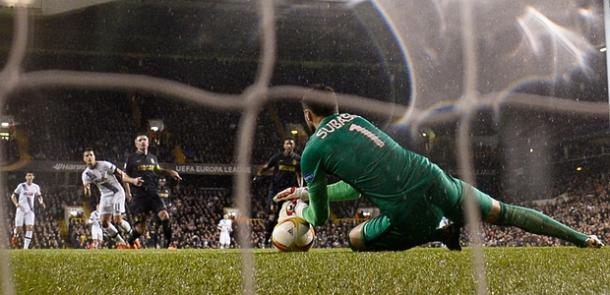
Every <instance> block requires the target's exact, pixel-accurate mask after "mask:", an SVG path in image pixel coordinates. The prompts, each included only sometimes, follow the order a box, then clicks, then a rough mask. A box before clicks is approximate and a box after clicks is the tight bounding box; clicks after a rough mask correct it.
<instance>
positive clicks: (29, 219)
mask: <svg viewBox="0 0 610 295" xmlns="http://www.w3.org/2000/svg"><path fill="white" fill-rule="evenodd" d="M36 197H38V202H39V203H40V206H42V208H45V204H44V201H43V199H42V194H41V193H40V186H38V185H37V184H35V183H34V173H32V172H27V173H26V174H25V182H22V183H20V184H19V185H18V186H17V188H16V189H15V191H14V192H13V194H12V195H11V201H13V204H14V205H15V208H16V211H15V229H14V230H13V237H12V238H11V244H12V246H13V248H16V247H17V239H18V237H19V234H20V233H22V232H24V224H25V235H24V238H23V249H28V248H29V247H30V242H31V241H32V235H33V232H34V220H35V214H34V203H35V202H34V198H36Z"/></svg>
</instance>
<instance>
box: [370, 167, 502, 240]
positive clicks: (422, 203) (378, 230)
mask: <svg viewBox="0 0 610 295" xmlns="http://www.w3.org/2000/svg"><path fill="white" fill-rule="evenodd" d="M439 170H440V169H439ZM468 191H470V192H472V194H473V196H474V197H475V200H476V202H477V204H478V206H479V208H480V210H481V215H482V216H483V218H485V217H487V215H488V214H489V211H490V209H491V206H492V201H493V199H492V198H491V197H490V196H489V195H487V194H485V193H483V192H481V191H479V190H477V189H476V188H474V187H472V186H470V185H469V184H467V183H465V182H463V181H461V180H459V179H456V178H453V177H451V176H449V175H447V174H445V173H444V172H443V173H439V174H438V177H436V178H435V180H434V183H433V184H432V185H431V186H430V188H429V189H428V190H427V191H426V193H425V194H423V195H421V196H415V197H418V198H419V201H418V202H416V203H415V204H414V205H413V206H414V208H413V209H412V210H409V211H410V212H411V213H410V214H409V216H403V217H402V218H400V219H397V220H390V218H389V217H387V216H386V215H383V213H382V215H380V216H377V217H375V218H373V219H371V220H368V221H367V222H366V223H365V225H364V227H363V230H362V233H361V234H362V237H363V238H364V241H365V245H366V249H367V250H369V251H385V250H392V251H400V250H406V249H409V248H412V247H415V246H418V245H421V244H425V243H427V242H429V241H430V238H431V235H432V232H433V231H434V230H435V229H437V228H438V225H439V223H440V220H441V219H442V217H443V216H445V217H447V218H448V219H449V220H451V221H453V222H454V223H458V224H464V213H463V202H464V196H465V195H466V192H468ZM409 197H413V196H409ZM380 209H381V211H382V212H383V208H380Z"/></svg>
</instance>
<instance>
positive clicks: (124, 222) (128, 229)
mask: <svg viewBox="0 0 610 295" xmlns="http://www.w3.org/2000/svg"><path fill="white" fill-rule="evenodd" d="M119 226H120V227H121V229H123V233H124V234H131V225H130V224H129V222H127V220H125V219H123V220H122V221H121V224H120V225H119Z"/></svg>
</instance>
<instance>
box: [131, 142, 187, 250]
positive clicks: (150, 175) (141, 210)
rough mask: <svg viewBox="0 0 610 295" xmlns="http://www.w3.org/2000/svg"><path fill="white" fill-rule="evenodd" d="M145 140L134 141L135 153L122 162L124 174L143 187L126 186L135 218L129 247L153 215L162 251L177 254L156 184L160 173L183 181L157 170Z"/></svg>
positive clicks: (175, 173)
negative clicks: (139, 180)
mask: <svg viewBox="0 0 610 295" xmlns="http://www.w3.org/2000/svg"><path fill="white" fill-rule="evenodd" d="M148 143H149V142H148V136H146V135H138V136H137V137H136V139H135V145H136V148H137V151H136V152H135V153H133V154H131V155H129V157H128V158H127V161H126V162H125V171H126V172H127V174H129V175H133V176H138V177H139V178H140V177H141V178H142V179H143V180H144V185H142V186H133V187H131V186H127V187H126V189H127V196H128V198H130V199H131V194H132V193H133V201H132V213H133V214H134V215H135V217H136V223H135V224H134V226H135V230H134V231H133V233H132V235H131V236H130V237H129V240H128V242H129V244H131V245H133V244H134V243H136V240H137V239H138V237H140V235H142V234H143V233H144V230H145V229H144V227H145V226H146V215H147V214H148V212H150V211H153V212H154V213H156V214H157V216H158V217H159V219H160V220H161V226H162V227H163V235H164V237H165V243H166V245H165V247H167V249H169V250H176V246H175V244H174V243H173V241H172V228H171V224H170V222H169V213H168V212H167V208H166V205H165V203H164V202H163V200H162V199H161V197H160V196H159V190H158V186H157V184H158V183H159V179H158V178H159V177H158V174H159V173H163V174H166V175H169V176H171V177H172V178H174V179H176V180H178V181H180V180H182V178H181V177H180V175H179V174H178V172H176V171H174V170H171V169H163V168H161V166H159V161H158V160H157V157H156V156H155V155H153V154H151V153H149V152H148Z"/></svg>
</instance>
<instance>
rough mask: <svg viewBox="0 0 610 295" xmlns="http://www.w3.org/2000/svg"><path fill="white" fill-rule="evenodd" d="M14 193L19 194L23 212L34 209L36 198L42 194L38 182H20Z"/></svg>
mask: <svg viewBox="0 0 610 295" xmlns="http://www.w3.org/2000/svg"><path fill="white" fill-rule="evenodd" d="M14 193H15V194H16V195H18V196H19V207H21V210H23V212H30V211H34V203H35V202H34V198H35V197H36V196H40V195H41V194H40V187H39V186H38V185H37V184H35V183H32V184H30V185H28V183H27V182H22V183H20V184H19V185H18V186H17V188H16V189H15V191H14Z"/></svg>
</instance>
